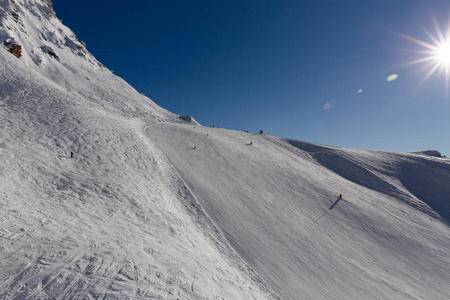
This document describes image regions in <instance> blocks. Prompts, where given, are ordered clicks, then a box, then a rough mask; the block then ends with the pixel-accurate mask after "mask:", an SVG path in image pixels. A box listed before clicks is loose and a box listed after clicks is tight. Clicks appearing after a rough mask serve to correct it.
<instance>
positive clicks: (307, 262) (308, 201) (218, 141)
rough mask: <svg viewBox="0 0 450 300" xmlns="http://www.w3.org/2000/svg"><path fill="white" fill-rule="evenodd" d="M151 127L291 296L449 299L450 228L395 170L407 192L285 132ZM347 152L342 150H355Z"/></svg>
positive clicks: (195, 187)
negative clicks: (353, 170) (392, 192)
mask: <svg viewBox="0 0 450 300" xmlns="http://www.w3.org/2000/svg"><path fill="white" fill-rule="evenodd" d="M146 132H147V134H148V136H149V137H150V138H151V139H153V140H155V141H156V142H157V143H158V144H159V147H160V148H161V149H165V153H166V155H167V156H168V158H169V160H170V161H171V163H172V164H173V165H174V166H175V167H176V169H177V170H178V172H179V173H180V175H181V176H182V177H183V178H184V180H185V181H186V184H187V185H188V186H189V187H190V189H191V190H192V193H193V194H194V195H195V196H196V198H197V199H198V201H199V202H200V203H201V205H202V206H203V207H204V208H205V210H206V212H207V213H208V215H209V216H210V217H211V219H212V220H214V222H215V223H216V224H218V226H219V227H220V229H221V230H222V231H223V232H224V234H225V235H226V237H227V239H228V240H229V241H230V243H231V244H232V246H233V247H234V248H235V249H236V251H237V253H239V255H240V256H241V257H243V258H244V260H245V261H246V262H247V263H248V264H249V266H250V267H251V268H253V269H254V270H255V271H256V272H257V273H258V274H260V275H261V276H262V279H263V280H265V281H266V282H267V283H268V284H269V285H271V286H272V287H274V288H275V290H276V291H277V292H278V293H279V294H280V295H281V296H282V297H283V298H286V299H298V298H314V299H322V298H323V299H332V298H338V299H360V298H361V295H365V297H366V298H368V299H385V298H389V297H393V298H396V299H398V298H400V299H410V298H414V297H417V298H418V299H420V298H424V299H426V298H427V297H432V298H433V299H446V295H448V293H449V290H448V288H447V287H446V285H447V284H446V282H447V278H448V276H449V275H450V263H449V259H448V257H447V256H446V254H445V253H446V250H444V249H446V248H447V247H448V246H449V243H450V241H449V239H448V235H447V234H448V226H447V225H445V224H444V223H442V222H440V221H439V219H436V218H431V219H430V217H429V216H428V215H430V208H429V207H428V206H427V205H426V204H423V203H422V204H423V206H422V207H423V211H418V210H417V208H418V207H419V206H417V205H415V203H409V202H408V201H409V199H412V198H414V196H413V195H411V194H410V192H409V191H408V190H406V189H405V188H404V187H401V186H400V185H399V184H397V183H396V182H395V177H390V176H389V173H385V174H384V175H383V176H382V177H383V180H386V181H387V183H389V184H390V185H396V186H398V187H399V189H401V190H400V193H398V195H407V196H406V197H407V198H406V199H402V198H399V199H396V198H393V197H391V196H389V195H386V194H383V193H380V191H378V190H372V189H370V187H371V184H372V183H371V182H370V181H367V187H366V186H364V185H361V183H364V182H366V181H364V178H359V179H358V181H357V182H356V183H354V182H351V181H348V178H344V177H341V176H340V175H339V173H340V167H339V165H336V166H332V168H331V169H328V168H325V167H324V166H323V165H322V164H321V163H320V162H318V161H317V160H316V159H315V158H314V155H313V154H314V152H307V151H302V150H300V149H299V148H298V147H293V146H292V145H291V144H290V142H289V141H286V140H284V139H279V138H275V137H270V136H259V135H249V134H247V133H241V132H233V131H229V130H223V129H213V128H205V127H199V126H195V129H194V126H192V125H181V124H178V125H177V124H168V123H166V124H163V125H162V126H154V127H151V128H147V130H146ZM250 140H253V145H252V146H249V144H248V142H249V141H250ZM192 145H195V146H196V147H195V149H194V150H192V148H191V146H192ZM311 147H313V145H311ZM315 147H318V148H320V147H321V146H315ZM322 151H328V148H327V147H322ZM340 151H342V152H343V153H342V154H341V157H345V156H346V155H351V153H352V150H349V151H347V150H345V149H341V150H340ZM355 153H356V154H361V153H364V151H361V152H358V151H355ZM369 154H371V155H373V154H376V155H378V159H379V160H380V161H379V162H376V163H374V164H375V165H376V166H378V169H379V168H380V166H382V164H381V162H383V160H384V161H386V159H392V157H394V158H395V159H396V160H402V159H403V160H406V161H414V160H415V159H417V157H416V156H414V155H403V154H393V153H383V152H376V151H373V152H369ZM366 155H367V153H366ZM362 157H363V158H364V157H366V156H365V155H364V156H362ZM354 159H356V158H354ZM354 161H355V163H356V164H358V166H360V168H365V170H366V171H364V172H363V173H362V174H366V175H365V176H370V178H372V176H374V175H373V173H372V172H374V171H370V170H369V169H367V168H366V167H364V164H365V163H364V162H363V161H357V160H354ZM440 161H441V162H442V163H444V164H447V166H448V161H447V162H446V161H445V160H442V159H441V160H440ZM338 162H339V161H338ZM344 167H345V165H344ZM336 171H338V172H337V173H336ZM380 176H381V175H380ZM382 177H380V178H382ZM379 180H381V179H379ZM441 187H442V190H441V192H442V191H445V187H446V186H445V184H442V185H441ZM341 189H342V191H343V193H344V199H342V200H340V201H339V198H338V197H337V196H338V195H339V192H340V191H341ZM435 192H436V193H439V191H435ZM416 201H419V200H416ZM404 203H408V204H409V205H405V204H404ZM431 215H433V216H435V217H437V214H436V213H434V214H431ZM319 218H322V219H321V220H320V221H319V222H318V219H319ZM337 258H339V259H337ZM437 270H440V271H437ZM280 274H283V275H282V276H280ZM432 278H433V279H432ZM425 282H426V283H425ZM400 286H403V288H399V287H400ZM299 295H301V296H299ZM430 295H432V296H430Z"/></svg>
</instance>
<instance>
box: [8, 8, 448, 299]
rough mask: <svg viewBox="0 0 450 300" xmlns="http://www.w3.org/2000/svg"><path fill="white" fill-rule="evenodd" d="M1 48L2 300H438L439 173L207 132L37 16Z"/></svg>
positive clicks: (426, 165) (49, 16)
mask: <svg viewBox="0 0 450 300" xmlns="http://www.w3.org/2000/svg"><path fill="white" fill-rule="evenodd" d="M0 44H1V46H0V62H1V63H0V78H1V80H0V183H1V190H0V225H1V226H0V298H1V299H141V298H149V299H278V298H279V297H280V296H281V297H282V298H283V299H363V298H364V299H421V298H422V299H448V297H449V295H450V288H449V286H448V281H449V279H450V256H449V255H448V249H449V247H450V229H449V227H448V223H449V195H450V192H449V182H450V180H449V179H450V178H449V177H450V175H449V174H450V170H449V166H450V163H449V161H448V160H445V159H442V158H438V157H431V156H427V155H423V154H398V153H388V152H377V151H356V150H346V149H338V148H332V147H322V146H317V145H311V144H307V143H302V142H298V141H289V140H284V139H279V138H275V137H270V136H262V135H257V136H255V135H249V134H247V133H242V132H235V131H228V130H222V129H212V128H205V127H202V126H200V125H198V124H197V123H196V122H195V120H194V119H192V118H190V117H188V116H182V117H180V116H177V115H174V114H172V113H170V112H168V111H166V110H164V109H163V108H161V107H159V106H158V105H156V104H155V103H154V102H152V101H151V100H150V99H148V98H147V97H144V96H142V95H140V94H139V93H137V92H136V91H135V90H134V89H133V88H131V87H130V86H129V85H128V84H127V83H126V82H124V81H123V80H122V79H120V78H118V77H117V76H115V75H113V74H112V73H111V72H110V71H109V70H107V69H106V68H104V67H103V66H102V65H101V64H100V63H99V62H98V61H97V60H96V59H95V58H94V57H93V56H92V55H91V54H90V53H89V52H88V51H87V50H86V47H85V46H84V45H83V43H81V42H79V41H78V40H77V39H76V37H75V35H74V34H73V33H72V31H70V29H68V28H67V27H65V26H64V25H62V24H61V22H60V21H59V20H58V19H57V18H56V16H55V13H54V11H53V9H52V6H51V2H50V1H44V0H14V1H11V0H9V1H7V0H0ZM14 45H16V46H14ZM19 54H20V55H19ZM194 127H195V128H194ZM250 141H253V145H248V144H249V143H250ZM194 146H195V149H193V148H194ZM70 152H73V153H74V158H70ZM341 190H342V194H343V196H344V197H343V199H342V200H339V201H338V198H337V196H338V195H339V193H341ZM278 295H280V296H278Z"/></svg>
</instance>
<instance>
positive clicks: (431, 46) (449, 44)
mask: <svg viewBox="0 0 450 300" xmlns="http://www.w3.org/2000/svg"><path fill="white" fill-rule="evenodd" d="M433 22H434V29H435V34H432V33H431V32H430V31H428V30H426V29H424V32H425V34H426V35H427V36H428V38H429V39H430V41H431V42H430V41H429V42H425V41H421V40H419V39H416V38H413V37H410V36H407V35H404V34H400V35H401V36H402V37H404V38H406V39H407V40H409V41H411V42H413V43H415V44H417V45H419V46H421V47H423V48H422V49H421V50H419V51H418V52H419V53H421V54H423V57H422V58H420V59H417V60H414V61H412V62H409V63H408V64H407V65H414V64H423V66H424V70H425V71H426V75H425V77H424V79H423V80H422V83H423V82H425V81H426V80H427V79H428V78H430V77H431V76H432V75H433V74H435V73H437V74H438V76H442V75H444V77H445V88H446V91H447V93H448V91H449V86H450V23H449V25H448V27H447V32H446V33H445V35H444V33H443V31H442V30H441V28H440V27H439V25H438V23H437V21H436V20H434V19H433Z"/></svg>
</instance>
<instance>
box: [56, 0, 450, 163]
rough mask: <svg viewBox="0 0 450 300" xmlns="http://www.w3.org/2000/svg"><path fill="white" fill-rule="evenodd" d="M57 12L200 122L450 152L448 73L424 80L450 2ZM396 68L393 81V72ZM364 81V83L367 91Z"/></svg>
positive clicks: (225, 4) (223, 4) (105, 55)
mask: <svg viewBox="0 0 450 300" xmlns="http://www.w3.org/2000/svg"><path fill="white" fill-rule="evenodd" d="M53 4H54V8H55V10H56V14H57V16H58V17H59V18H60V19H62V20H63V23H64V24H65V25H67V26H69V27H70V28H71V29H72V30H73V31H74V32H75V34H76V35H77V36H78V38H79V39H80V40H82V41H84V42H86V44H87V48H88V50H89V51H90V52H91V53H92V54H93V55H94V56H95V57H96V58H97V59H98V60H99V61H101V62H102V63H103V64H104V65H106V66H107V67H108V68H110V69H113V70H114V71H115V74H116V75H118V76H120V77H122V78H123V79H125V80H126V81H127V82H128V83H130V84H131V85H132V86H133V87H134V88H136V90H138V91H139V92H146V93H149V94H150V95H151V98H152V100H153V101H155V102H156V103H157V104H158V105H160V106H162V107H164V108H166V109H168V110H170V111H172V112H174V113H177V114H189V115H192V116H193V117H194V118H195V119H196V120H197V121H199V122H200V123H201V124H202V125H205V126H209V125H213V124H214V125H216V126H220V127H223V128H230V129H238V130H248V131H250V132H256V131H259V130H260V129H262V130H264V132H267V133H269V134H271V135H275V136H281V137H289V138H294V139H299V140H303V141H308V142H314V143H320V144H327V145H334V146H341V147H345V148H355V149H378V150H390V151H400V152H411V151H419V150H426V149H436V150H439V151H441V152H442V154H445V155H447V156H449V155H450V100H449V97H448V96H447V95H446V90H445V85H446V82H445V79H444V75H443V74H441V76H439V74H438V73H437V72H436V73H434V74H433V75H432V76H431V77H430V78H428V80H426V81H425V82H423V83H421V82H422V81H423V79H424V77H425V75H426V73H427V71H426V70H424V69H423V68H424V67H426V65H425V64H417V65H413V66H402V65H403V64H405V63H408V62H411V61H413V60H417V59H420V58H422V57H424V54H421V53H418V50H423V49H424V48H423V47H421V46H419V45H417V44H415V43H413V42H411V41H409V40H407V39H405V38H403V37H401V36H400V35H399V34H403V35H408V36H410V37H413V38H416V39H419V40H422V41H425V42H427V43H432V41H431V39H430V38H429V37H427V35H426V33H425V31H424V29H425V30H428V31H430V32H431V33H433V34H434V35H436V30H435V27H434V25H433V19H434V20H436V21H437V23H438V24H439V26H440V27H441V28H442V29H443V31H444V33H446V32H447V24H448V22H449V20H450V1H447V0H445V1H444V0H443V1H437V0H436V1H433V0H426V1H421V0H396V1H392V0H377V1H362V0H349V1H346V0H335V1H331V0H321V1H300V0H296V1H295V0H293V1H290V0H286V1H282V0H273V1H265V0H260V1H256V0H248V1H244V0H241V1H234V0H231V1H230V0H227V1H214V0H211V1H203V0H196V1H176V0H173V1H171V0H165V1H144V0H128V1H117V0H109V1H107V2H104V1H87V0H79V1H66V0H64V1H63V0H54V1H53ZM391 74H398V78H397V79H396V80H394V81H391V82H388V81H387V80H386V78H387V77H388V76H389V75H391ZM360 90H362V92H359V91H360Z"/></svg>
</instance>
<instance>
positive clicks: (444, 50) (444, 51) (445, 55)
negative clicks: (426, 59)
mask: <svg viewBox="0 0 450 300" xmlns="http://www.w3.org/2000/svg"><path fill="white" fill-rule="evenodd" d="M448 43H449V41H445V43H444V44H442V45H440V46H439V47H438V48H437V49H436V51H435V56H436V62H438V63H440V64H442V65H444V66H448V65H449V64H450V45H449V44H448Z"/></svg>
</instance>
